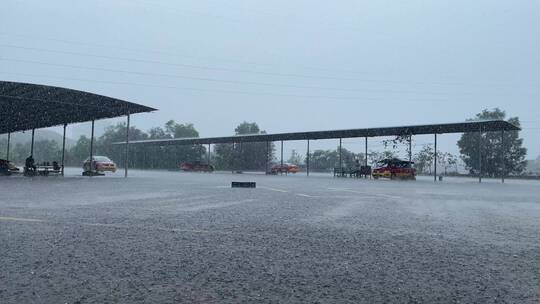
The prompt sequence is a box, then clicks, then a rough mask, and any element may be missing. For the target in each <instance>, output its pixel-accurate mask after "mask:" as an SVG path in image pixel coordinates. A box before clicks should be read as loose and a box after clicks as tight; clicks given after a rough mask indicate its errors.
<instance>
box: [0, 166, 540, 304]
mask: <svg viewBox="0 0 540 304" xmlns="http://www.w3.org/2000/svg"><path fill="white" fill-rule="evenodd" d="M121 175H122V174H121V173H117V174H115V175H114V176H106V177H94V178H88V177H76V176H71V177H66V178H55V177H49V178H34V179H28V178H22V177H9V178H0V185H1V187H2V190H3V191H2V192H3V194H2V197H1V198H0V257H1V259H0V303H295V302H298V303H538V302H539V301H540V182H534V181H515V180H511V181H508V182H507V183H506V184H500V183H497V182H496V181H488V182H487V183H483V184H478V183H477V182H475V181H474V180H472V179H447V180H445V181H444V182H443V183H437V184H434V183H433V181H432V180H430V179H429V178H425V179H419V180H418V181H416V182H394V181H385V180H379V181H374V180H352V179H340V178H337V179H333V178H329V177H322V176H312V177H310V178H306V177H304V176H264V175H252V174H242V175H232V174H225V173H214V174H207V173H201V174H197V173H179V172H143V171H133V172H132V173H131V177H130V178H128V179H123V178H120V176H121ZM231 181H256V182H257V188H256V189H231V188H230V183H231Z"/></svg>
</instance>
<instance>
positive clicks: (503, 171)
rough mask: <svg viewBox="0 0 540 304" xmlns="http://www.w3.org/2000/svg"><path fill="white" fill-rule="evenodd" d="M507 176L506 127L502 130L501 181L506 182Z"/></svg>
mask: <svg viewBox="0 0 540 304" xmlns="http://www.w3.org/2000/svg"><path fill="white" fill-rule="evenodd" d="M505 176H506V155H505V146H504V129H502V130H501V182H502V183H503V184H504V177H505Z"/></svg>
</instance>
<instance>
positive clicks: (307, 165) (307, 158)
mask: <svg viewBox="0 0 540 304" xmlns="http://www.w3.org/2000/svg"><path fill="white" fill-rule="evenodd" d="M306 174H307V176H309V139H308V140H307V154H306Z"/></svg>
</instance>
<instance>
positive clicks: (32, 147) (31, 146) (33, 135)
mask: <svg viewBox="0 0 540 304" xmlns="http://www.w3.org/2000/svg"><path fill="white" fill-rule="evenodd" d="M35 135H36V129H32V143H31V144H30V156H32V158H34V138H35Z"/></svg>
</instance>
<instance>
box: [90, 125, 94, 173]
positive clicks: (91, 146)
mask: <svg viewBox="0 0 540 304" xmlns="http://www.w3.org/2000/svg"><path fill="white" fill-rule="evenodd" d="M94 126H95V121H94V120H92V135H90V172H94V171H93V168H92V166H93V165H94Z"/></svg>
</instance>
